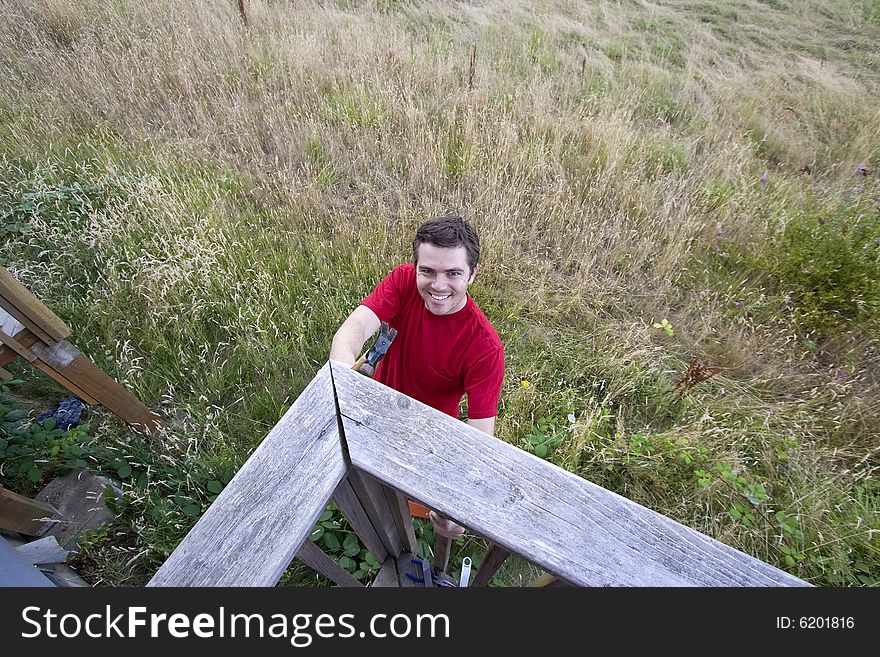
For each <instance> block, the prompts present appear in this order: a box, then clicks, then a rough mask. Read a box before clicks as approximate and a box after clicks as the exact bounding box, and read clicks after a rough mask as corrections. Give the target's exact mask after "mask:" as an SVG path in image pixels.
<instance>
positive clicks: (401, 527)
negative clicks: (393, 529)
mask: <svg viewBox="0 0 880 657" xmlns="http://www.w3.org/2000/svg"><path fill="white" fill-rule="evenodd" d="M382 489H383V490H384V491H385V499H387V500H388V506H389V508H390V509H391V516H392V518H393V519H394V524H395V525H396V526H397V535H398V536H399V537H400V543H401V547H402V548H403V549H404V550H407V551H409V552H412V553H413V554H415V553H416V552H418V551H419V549H418V545H417V543H416V533H415V531H414V530H413V523H412V516H411V515H410V513H409V504H407V501H406V496H405V495H403V493H401V492H400V491H399V490H397V489H396V488H394V487H392V486H389V485H387V484H384V483H383V484H382Z"/></svg>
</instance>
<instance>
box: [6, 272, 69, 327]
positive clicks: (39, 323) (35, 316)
mask: <svg viewBox="0 0 880 657" xmlns="http://www.w3.org/2000/svg"><path fill="white" fill-rule="evenodd" d="M0 307H3V309H4V310H6V311H7V312H8V313H9V314H10V315H13V316H14V317H15V318H16V319H18V321H20V322H21V323H22V324H24V325H25V326H27V327H28V328H31V326H30V325H31V324H33V325H34V326H36V327H37V329H38V331H34V332H35V333H37V334H39V331H40V330H42V331H43V332H45V333H46V334H47V335H48V336H49V337H50V340H49V342H56V341H58V340H63V339H64V338H66V337H67V336H68V335H70V333H71V330H70V327H68V326H67V324H65V323H64V322H62V321H61V320H60V319H59V318H58V316H57V315H55V313H53V312H52V311H51V310H49V309H48V308H47V307H46V306H45V305H43V304H42V303H41V302H40V301H39V300H38V299H37V298H36V297H35V296H34V295H33V294H31V293H30V292H29V291H28V289H27V288H26V287H25V286H24V285H22V284H21V283H19V282H18V281H17V280H16V279H15V277H14V276H13V275H12V274H10V273H9V272H8V271H7V270H6V269H5V268H3V267H0ZM13 310H15V311H18V312H19V313H21V314H22V315H23V317H24V318H22V317H19V316H18V315H17V314H16V312H13ZM31 330H33V329H31Z"/></svg>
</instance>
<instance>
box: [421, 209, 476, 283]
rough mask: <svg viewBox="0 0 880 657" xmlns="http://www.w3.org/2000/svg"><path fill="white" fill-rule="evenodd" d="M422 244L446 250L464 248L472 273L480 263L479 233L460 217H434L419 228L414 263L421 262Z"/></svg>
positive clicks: (451, 215) (452, 215) (450, 215)
mask: <svg viewBox="0 0 880 657" xmlns="http://www.w3.org/2000/svg"><path fill="white" fill-rule="evenodd" d="M422 244H433V245H434V246H438V247H441V248H444V249H454V248H456V247H459V246H463V247H464V248H465V251H466V252H467V261H468V266H469V267H470V268H471V273H473V272H474V269H476V268H477V263H478V262H480V238H479V237H477V231H475V230H474V228H473V226H471V225H470V224H469V223H468V222H467V221H465V220H464V219H462V218H461V217H459V216H458V215H454V214H449V215H446V216H443V217H434V218H433V219H428V221H426V222H425V223H423V224H422V225H421V226H419V229H418V230H417V231H416V238H415V239H414V240H413V263H418V261H419V246H420V245H422Z"/></svg>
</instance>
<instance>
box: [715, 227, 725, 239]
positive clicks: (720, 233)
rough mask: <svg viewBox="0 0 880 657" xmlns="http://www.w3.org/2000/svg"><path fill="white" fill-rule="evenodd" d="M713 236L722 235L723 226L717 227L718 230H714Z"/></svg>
mask: <svg viewBox="0 0 880 657" xmlns="http://www.w3.org/2000/svg"><path fill="white" fill-rule="evenodd" d="M715 235H716V237H721V236H722V235H724V226H718V228H716V229H715Z"/></svg>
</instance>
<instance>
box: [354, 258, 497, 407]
mask: <svg viewBox="0 0 880 657" xmlns="http://www.w3.org/2000/svg"><path fill="white" fill-rule="evenodd" d="M362 304H363V305H365V306H366V307H367V308H369V309H370V310H372V311H373V312H374V313H376V316H377V317H378V318H379V319H380V320H381V321H383V322H388V323H389V324H390V325H391V327H392V328H395V329H397V337H395V338H394V342H392V343H391V347H390V348H389V349H388V353H387V354H386V355H385V358H383V359H382V360H381V361H379V366H378V367H377V368H376V374H375V378H376V380H377V381H380V382H381V383H384V384H385V385H387V386H389V387H391V388H394V389H395V390H398V391H400V392H402V393H404V394H405V395H408V396H410V397H412V398H413V399H418V400H419V401H420V402H423V403H425V404H428V406H432V407H434V408H436V409H437V410H439V411H443V412H444V413H446V414H447V415H451V416H453V417H456V418H457V417H458V405H459V402H460V401H461V397H462V395H463V394H465V393H467V396H468V418H470V419H473V420H477V419H481V418H488V417H495V416H496V415H498V398H499V397H500V396H501V381H502V379H503V378H504V347H503V346H502V344H501V339H500V338H499V337H498V334H497V333H496V332H495V329H494V328H493V327H492V324H490V323H489V320H488V319H486V316H485V315H484V314H483V313H482V311H480V309H479V308H477V304H475V303H474V300H473V299H471V297H470V296H468V298H467V303H466V304H465V306H464V308H462V309H461V310H459V311H458V312H456V313H453V314H451V315H435V314H433V313H431V312H430V311H429V310H428V309H427V308H425V302H424V300H423V299H422V297H421V296H420V295H419V292H418V289H417V287H416V269H415V267H414V266H413V265H411V264H406V265H400V266H399V267H397V268H396V269H394V271H392V272H391V273H390V274H388V276H386V277H385V278H384V279H383V280H382V282H381V283H379V285H377V286H376V289H375V290H373V293H372V294H370V296H368V297H367V298H366V299H364V300H363V301H362Z"/></svg>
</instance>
